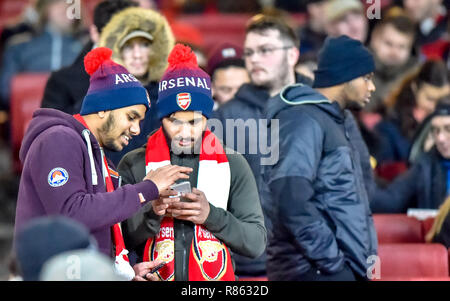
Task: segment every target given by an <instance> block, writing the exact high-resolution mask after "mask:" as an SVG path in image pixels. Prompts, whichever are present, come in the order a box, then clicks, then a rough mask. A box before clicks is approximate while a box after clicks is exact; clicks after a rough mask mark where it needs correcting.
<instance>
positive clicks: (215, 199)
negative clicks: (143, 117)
mask: <svg viewBox="0 0 450 301" xmlns="http://www.w3.org/2000/svg"><path fill="white" fill-rule="evenodd" d="M205 141H207V142H205ZM206 143H208V147H211V146H213V147H214V149H213V151H212V152H211V151H204V148H205V144H206ZM199 159H200V160H199V172H198V181H197V187H198V189H199V190H201V191H203V192H204V193H205V195H206V197H207V199H208V200H209V201H210V202H211V203H212V204H213V205H214V206H216V207H219V208H222V209H224V210H226V209H227V202H228V194H229V190H230V177H231V175H230V166H229V163H228V159H227V156H226V154H225V151H224V150H223V147H222V145H221V144H220V141H219V140H218V139H217V137H215V136H214V134H213V133H211V131H209V130H206V131H205V133H204V135H203V140H202V151H201V152H200V158H199ZM145 160H146V172H147V173H148V172H149V171H150V170H154V169H156V168H158V167H161V166H164V165H167V164H170V152H169V147H168V145H167V142H166V139H165V136H164V133H163V131H162V128H160V129H159V130H158V131H157V132H156V133H155V134H153V135H152V136H151V137H150V138H149V140H148V143H147V149H146V154H145ZM173 222H174V220H173V218H172V217H167V216H166V217H164V218H163V220H162V222H161V226H160V231H159V233H158V235H157V236H156V237H154V238H151V239H149V240H148V241H147V244H146V246H145V250H144V261H149V260H155V259H159V260H163V261H165V262H166V263H167V264H166V265H165V266H164V267H163V268H162V269H161V270H159V271H158V272H157V274H158V276H159V278H160V279H161V280H167V281H172V280H175V279H174V261H175V257H174V254H175V249H174V246H175V244H174V237H175V235H174V227H173ZM189 280H194V281H195V280H224V281H233V280H235V275H234V271H233V266H232V263H231V256H230V252H229V250H228V248H227V247H226V246H225V244H224V243H223V242H221V241H220V240H219V239H217V238H216V237H215V236H214V235H213V234H212V233H211V232H209V231H208V230H207V229H206V228H205V227H204V226H203V225H195V226H194V238H193V240H192V243H191V248H190V254H189Z"/></svg>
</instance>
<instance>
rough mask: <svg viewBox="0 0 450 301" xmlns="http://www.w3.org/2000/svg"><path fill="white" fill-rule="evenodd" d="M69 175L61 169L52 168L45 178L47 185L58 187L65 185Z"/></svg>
mask: <svg viewBox="0 0 450 301" xmlns="http://www.w3.org/2000/svg"><path fill="white" fill-rule="evenodd" d="M68 180H69V173H68V172H67V170H65V169H64V168H62V167H56V168H53V169H52V170H51V171H50V172H49V174H48V177H47V181H48V184H49V185H50V186H52V187H59V186H62V185H64V184H66V183H67V181H68Z"/></svg>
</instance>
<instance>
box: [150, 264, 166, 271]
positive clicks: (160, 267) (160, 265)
mask: <svg viewBox="0 0 450 301" xmlns="http://www.w3.org/2000/svg"><path fill="white" fill-rule="evenodd" d="M165 265H166V262H161V263H160V264H158V265H157V266H155V267H154V268H153V269H151V270H150V272H149V273H150V274H153V273H156V272H158V271H159V270H160V269H162V267H163V266H165Z"/></svg>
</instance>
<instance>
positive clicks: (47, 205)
mask: <svg viewBox="0 0 450 301" xmlns="http://www.w3.org/2000/svg"><path fill="white" fill-rule="evenodd" d="M88 146H89V147H88ZM20 160H21V161H22V162H23V164H24V168H23V172H22V177H21V180H20V187H19V196H18V199H17V210H16V224H15V234H17V232H18V231H20V229H21V228H22V227H23V226H24V225H25V224H26V223H27V222H28V221H30V220H31V219H33V218H35V217H39V216H44V215H63V216H67V217H69V218H73V219H75V220H77V221H79V222H81V223H82V224H84V225H85V226H87V227H88V228H89V229H90V232H91V234H92V235H93V236H94V237H95V238H96V239H97V242H98V247H99V249H100V251H101V252H102V253H105V254H107V255H111V254H112V241H111V226H112V225H114V224H115V223H118V222H121V221H123V220H125V219H127V218H129V217H131V216H132V215H133V214H134V213H136V212H137V211H138V210H139V209H140V208H141V207H142V206H143V205H145V203H146V202H145V203H142V204H141V203H140V200H139V196H138V194H139V193H142V195H143V196H144V198H145V199H146V201H147V202H148V201H151V200H154V199H156V198H157V197H158V188H157V187H156V185H155V184H154V183H153V182H151V181H143V182H141V183H138V184H135V185H124V186H122V187H119V188H117V189H116V190H115V191H114V192H106V186H105V183H104V179H103V175H102V153H101V149H100V146H99V144H98V142H97V140H96V139H95V137H94V135H93V134H91V133H90V132H89V130H87V129H86V128H85V127H84V126H83V125H82V124H81V123H80V122H78V121H77V120H76V119H75V118H74V117H73V116H71V115H68V114H66V113H63V112H60V111H58V110H54V109H39V110H37V111H36V112H35V113H34V114H33V119H32V121H31V123H30V126H29V128H28V130H27V132H26V134H25V137H24V139H23V142H22V148H21V149H20ZM108 165H109V166H110V167H111V164H110V163H108ZM93 166H95V168H91V167H93ZM112 180H113V183H114V186H115V187H117V186H118V183H119V180H120V179H119V178H113V177H112ZM15 237H16V235H15Z"/></svg>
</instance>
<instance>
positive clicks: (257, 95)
mask: <svg viewBox="0 0 450 301" xmlns="http://www.w3.org/2000/svg"><path fill="white" fill-rule="evenodd" d="M299 44H300V43H299V41H298V38H297V36H296V34H295V31H294V30H293V29H292V28H290V27H289V26H288V25H287V24H286V23H284V22H283V20H280V19H277V18H274V17H269V16H264V15H256V16H254V17H253V18H252V19H251V20H250V22H249V24H248V25H247V28H246V38H245V43H244V60H245V66H246V68H247V71H248V72H249V75H250V81H251V82H250V83H248V84H244V85H242V86H241V87H240V88H239V90H238V91H237V92H236V94H235V96H234V98H233V99H232V100H230V101H229V102H227V103H226V104H224V105H223V106H221V107H220V108H219V109H218V110H217V111H215V112H214V113H215V114H213V118H216V119H218V120H220V122H221V124H222V127H223V133H222V138H223V141H224V142H225V144H226V145H227V146H228V147H230V148H233V149H234V150H236V151H238V152H240V153H242V154H243V155H244V157H245V159H246V160H247V162H248V163H249V165H250V168H251V169H252V172H253V174H254V176H255V179H256V183H257V185H258V191H259V193H260V194H261V185H262V179H261V157H262V154H261V149H257V150H256V151H255V150H254V149H253V148H254V147H255V146H257V145H258V140H259V139H261V137H258V136H259V135H258V133H259V128H260V122H261V121H263V122H264V121H265V119H264V110H265V107H266V104H267V102H268V100H269V98H270V97H271V96H275V95H276V94H277V93H279V92H280V91H281V89H282V88H283V87H285V86H287V85H290V84H294V83H296V82H297V83H305V84H311V83H312V81H311V79H309V78H307V77H305V76H303V75H300V74H296V73H295V71H294V69H295V65H296V63H297V61H298V58H299V51H298V49H299ZM240 121H243V122H244V126H245V127H246V128H242V129H239V128H238V129H236V128H232V129H231V131H232V132H231V131H230V132H229V131H228V130H227V122H228V124H233V123H237V124H239V122H240ZM247 125H248V129H247ZM264 128H265V126H264ZM247 130H248V131H249V132H247ZM215 133H216V134H218V135H219V136H220V134H221V133H220V131H219V133H217V130H216V132H215ZM227 135H228V138H229V137H232V138H230V139H228V138H227ZM242 141H245V144H244V145H243V146H244V147H245V148H243V149H241V146H242V144H240V143H239V142H242ZM235 261H236V273H237V274H238V275H252V276H257V275H264V274H265V273H266V267H265V254H263V256H262V257H261V258H258V259H257V260H250V259H247V258H244V257H240V256H236V257H235Z"/></svg>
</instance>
